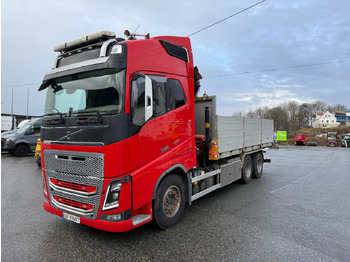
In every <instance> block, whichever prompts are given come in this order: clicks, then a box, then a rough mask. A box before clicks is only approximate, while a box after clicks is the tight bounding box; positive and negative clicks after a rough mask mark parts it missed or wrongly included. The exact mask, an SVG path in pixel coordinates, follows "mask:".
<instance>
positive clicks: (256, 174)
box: [253, 153, 264, 178]
mask: <svg viewBox="0 0 350 262" xmlns="http://www.w3.org/2000/svg"><path fill="white" fill-rule="evenodd" d="M263 167H264V158H263V156H262V154H261V153H256V154H254V156H253V178H260V177H261V175H262V172H263Z"/></svg>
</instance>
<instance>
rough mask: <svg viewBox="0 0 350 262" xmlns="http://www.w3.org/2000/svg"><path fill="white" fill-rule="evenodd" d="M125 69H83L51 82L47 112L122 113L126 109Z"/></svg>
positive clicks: (46, 113)
mask: <svg viewBox="0 0 350 262" xmlns="http://www.w3.org/2000/svg"><path fill="white" fill-rule="evenodd" d="M124 90H125V70H118V69H103V70H96V71H90V72H83V73H78V74H73V75H68V76H63V77H60V78H56V79H52V80H50V82H49V86H48V90H47V94H46V102H45V115H54V114H60V115H64V114H66V115H68V114H69V115H70V114H72V115H74V114H76V115H78V114H79V115H80V114H96V112H98V113H99V114H101V115H107V114H119V113H121V112H122V110H123V105H124Z"/></svg>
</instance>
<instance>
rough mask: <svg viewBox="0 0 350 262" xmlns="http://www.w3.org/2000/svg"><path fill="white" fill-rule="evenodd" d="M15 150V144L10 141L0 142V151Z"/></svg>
mask: <svg viewBox="0 0 350 262" xmlns="http://www.w3.org/2000/svg"><path fill="white" fill-rule="evenodd" d="M15 148H16V144H15V142H13V141H12V140H5V141H1V150H4V151H13V150H15Z"/></svg>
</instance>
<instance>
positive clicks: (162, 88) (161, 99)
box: [148, 75, 167, 117]
mask: <svg viewBox="0 0 350 262" xmlns="http://www.w3.org/2000/svg"><path fill="white" fill-rule="evenodd" d="M148 76H149V77H150V78H151V79H152V91H153V116H154V117H158V116H161V115H164V114H165V113H166V108H167V107H166V78H165V77H162V76H154V75H148Z"/></svg>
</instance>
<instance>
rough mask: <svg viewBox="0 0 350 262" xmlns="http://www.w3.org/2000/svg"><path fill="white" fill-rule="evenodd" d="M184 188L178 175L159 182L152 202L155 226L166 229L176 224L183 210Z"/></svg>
mask: <svg viewBox="0 0 350 262" xmlns="http://www.w3.org/2000/svg"><path fill="white" fill-rule="evenodd" d="M185 202H186V201H185V186H184V183H183V180H182V178H181V177H179V176H178V175H169V176H167V177H166V178H164V180H163V181H162V182H161V184H160V185H159V188H158V190H157V194H156V199H155V201H154V206H153V210H154V218H155V221H156V223H157V225H158V226H159V227H160V228H162V229H166V228H168V227H171V226H173V225H175V224H177V223H178V222H179V221H180V220H181V218H182V216H183V213H184V210H185Z"/></svg>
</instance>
